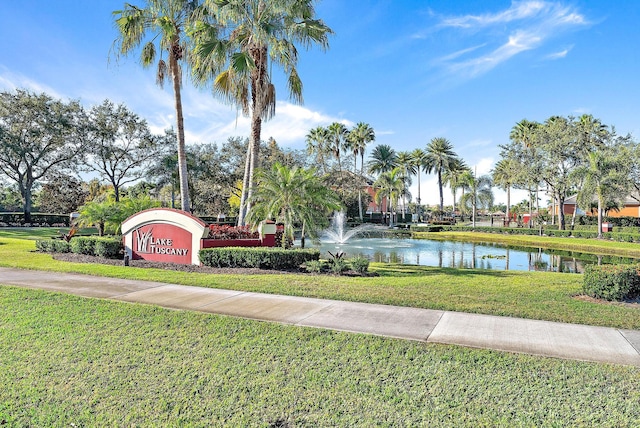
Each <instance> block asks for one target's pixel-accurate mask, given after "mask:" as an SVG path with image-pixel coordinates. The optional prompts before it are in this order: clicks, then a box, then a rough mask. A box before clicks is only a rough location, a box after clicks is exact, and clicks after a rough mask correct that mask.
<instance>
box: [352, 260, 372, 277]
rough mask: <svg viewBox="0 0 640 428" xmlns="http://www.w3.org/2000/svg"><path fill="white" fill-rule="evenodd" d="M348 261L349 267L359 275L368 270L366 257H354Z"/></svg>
mask: <svg viewBox="0 0 640 428" xmlns="http://www.w3.org/2000/svg"><path fill="white" fill-rule="evenodd" d="M349 262H350V264H351V269H353V270H354V271H355V272H357V273H359V274H361V275H362V274H364V273H366V272H368V271H369V259H367V258H366V257H354V258H353V259H351V260H350V261H349Z"/></svg>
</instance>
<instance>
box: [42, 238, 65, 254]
mask: <svg viewBox="0 0 640 428" xmlns="http://www.w3.org/2000/svg"><path fill="white" fill-rule="evenodd" d="M36 249H37V250H38V251H42V252H43V253H68V252H70V251H71V245H70V244H69V243H68V242H67V241H64V240H61V239H42V240H37V241H36Z"/></svg>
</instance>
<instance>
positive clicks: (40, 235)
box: [0, 227, 97, 240]
mask: <svg viewBox="0 0 640 428" xmlns="http://www.w3.org/2000/svg"><path fill="white" fill-rule="evenodd" d="M68 232H69V228H68V227H6V228H2V229H0V236H3V237H6V238H19V239H31V240H37V239H47V238H51V237H57V236H60V235H62V234H63V233H68ZM77 233H78V234H79V235H90V234H94V233H97V229H95V228H93V227H89V228H83V229H79V230H78V232H77Z"/></svg>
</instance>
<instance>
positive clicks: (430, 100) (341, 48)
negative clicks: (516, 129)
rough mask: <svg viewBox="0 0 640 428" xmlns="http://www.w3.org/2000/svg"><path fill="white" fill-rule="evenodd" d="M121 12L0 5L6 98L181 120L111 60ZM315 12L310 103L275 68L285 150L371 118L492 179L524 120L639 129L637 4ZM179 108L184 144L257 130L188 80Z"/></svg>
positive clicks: (435, 3)
mask: <svg viewBox="0 0 640 428" xmlns="http://www.w3.org/2000/svg"><path fill="white" fill-rule="evenodd" d="M131 3H133V4H142V1H141V0H140V1H136V0H131ZM123 4H124V2H122V1H113V0H109V1H107V0H90V1H89V0H55V1H51V0H21V1H19V2H18V1H2V2H0V37H1V39H2V40H4V43H3V55H2V56H0V90H11V89H14V88H27V89H30V90H33V91H45V92H47V93H49V94H51V95H53V96H57V97H60V98H63V99H79V100H81V102H82V103H83V104H84V105H85V106H87V107H90V106H91V105H94V104H97V103H100V102H101V101H102V100H104V99H105V98H109V99H111V100H112V101H114V102H118V103H119V102H123V103H125V104H126V105H127V106H128V107H129V108H130V109H132V110H133V111H135V112H136V113H138V114H139V115H141V116H142V117H144V118H145V119H146V120H147V121H148V122H149V124H150V125H151V127H152V129H153V130H154V131H155V132H161V131H162V130H163V129H165V128H167V127H169V126H172V125H173V123H174V114H173V97H172V93H171V92H170V87H168V86H167V88H166V89H165V90H162V89H160V88H158V87H157V86H156V85H155V78H154V71H153V70H152V69H150V70H144V69H142V68H141V67H140V65H139V63H138V62H137V57H136V56H131V57H129V58H119V59H118V58H115V57H114V56H113V55H110V53H111V48H112V43H113V40H114V39H115V37H116V31H115V28H114V26H113V17H112V15H111V12H112V11H114V10H117V9H120V8H122V6H123ZM316 10H317V13H318V16H319V17H321V18H322V19H323V20H324V21H325V22H326V23H327V24H328V25H329V26H330V27H331V28H332V29H333V30H334V31H335V35H334V36H332V37H331V39H330V49H329V50H328V51H326V52H323V51H321V50H320V49H311V50H310V51H303V52H301V55H300V62H299V71H300V74H301V77H302V80H303V82H304V99H305V104H304V105H302V106H299V105H293V104H291V103H290V102H289V100H288V98H287V93H286V89H285V88H286V87H285V86H284V85H280V82H281V76H279V75H278V74H277V73H276V78H275V81H276V85H278V88H279V90H278V105H277V109H276V116H275V118H274V119H272V120H271V121H270V122H268V123H266V124H265V126H264V127H263V134H262V135H263V138H264V139H267V138H269V137H270V136H272V137H274V138H275V139H276V141H277V142H278V143H279V144H280V145H282V146H284V147H291V148H303V147H304V136H305V134H306V133H307V132H308V130H309V129H311V128H313V127H315V126H318V125H323V126H324V125H328V124H329V123H331V122H333V121H342V122H344V123H346V124H348V125H352V124H354V123H356V122H360V121H363V122H367V123H369V124H370V125H371V126H372V127H373V128H374V129H375V131H376V136H377V138H376V142H375V143H374V144H373V145H375V144H389V145H391V146H392V147H394V148H395V149H396V150H398V151H401V150H413V149H415V148H418V147H421V148H423V147H425V146H426V144H427V143H428V142H429V141H430V140H431V139H432V138H434V137H445V138H447V139H449V140H450V141H451V142H452V143H453V145H454V147H455V150H456V152H457V153H458V154H459V155H460V156H461V157H462V158H463V159H465V160H466V162H467V163H468V164H469V165H471V166H473V167H476V168H477V171H478V173H486V172H488V171H489V170H490V169H491V167H492V165H493V163H494V162H495V161H496V160H497V159H498V158H499V148H498V145H499V144H505V143H507V142H508V138H509V132H510V130H511V128H512V127H513V125H514V124H515V123H516V122H518V121H520V120H521V119H525V118H526V119H528V120H536V121H544V120H545V119H547V118H548V117H550V116H552V115H564V116H567V115H575V116H578V115H580V114H583V113H589V114H592V115H594V116H595V117H597V118H599V119H601V120H602V121H603V123H605V124H607V125H613V126H615V128H616V130H617V131H618V133H621V134H627V133H631V134H632V135H634V137H636V139H637V137H638V135H640V122H639V113H640V108H638V105H639V103H640V85H639V84H638V76H640V59H639V58H640V55H638V54H637V50H638V45H639V42H640V26H639V25H638V24H637V23H638V22H640V1H637V0H616V1H615V2H605V1H585V0H582V1H564V0H562V1H519V2H516V1H513V2H511V1H499V0H474V1H464V0H456V1H450V0H431V1H418V0H358V1H351V0H324V1H321V2H319V3H318V4H317V8H316ZM183 101H184V109H185V127H186V130H187V143H188V144H196V143H198V142H217V143H219V144H222V143H224V142H225V141H226V140H227V138H228V137H230V136H246V135H248V119H246V118H243V117H242V116H238V115H237V114H236V111H235V109H233V108H231V107H229V106H228V105H224V104H222V103H221V102H219V101H218V100H216V99H215V98H213V96H212V95H211V93H210V92H209V91H208V90H206V89H195V88H194V87H193V86H192V85H191V84H190V83H189V82H188V81H186V82H185V85H184V100H183ZM373 145H372V146H371V147H373ZM415 187H416V186H415V185H414V188H415ZM422 188H423V195H422V199H423V200H424V201H426V202H427V203H432V204H434V203H436V202H437V199H438V196H437V188H436V186H435V178H434V177H433V176H423V179H422ZM413 193H414V194H415V193H416V189H413ZM447 193H448V192H446V193H445V195H446V196H447V198H448V199H445V203H450V202H451V198H450V196H449V195H448V194H447ZM496 196H497V199H498V200H499V201H504V200H505V198H504V194H503V193H501V192H496ZM523 197H524V195H522V194H519V195H517V196H516V197H515V199H516V200H520V199H522V198H523Z"/></svg>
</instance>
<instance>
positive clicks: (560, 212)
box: [558, 195, 566, 230]
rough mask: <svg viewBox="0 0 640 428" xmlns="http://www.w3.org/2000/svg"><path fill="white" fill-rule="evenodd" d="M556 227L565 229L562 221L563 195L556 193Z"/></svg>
mask: <svg viewBox="0 0 640 428" xmlns="http://www.w3.org/2000/svg"><path fill="white" fill-rule="evenodd" d="M558 224H559V226H558V229H560V230H566V228H565V221H564V196H561V195H558Z"/></svg>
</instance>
